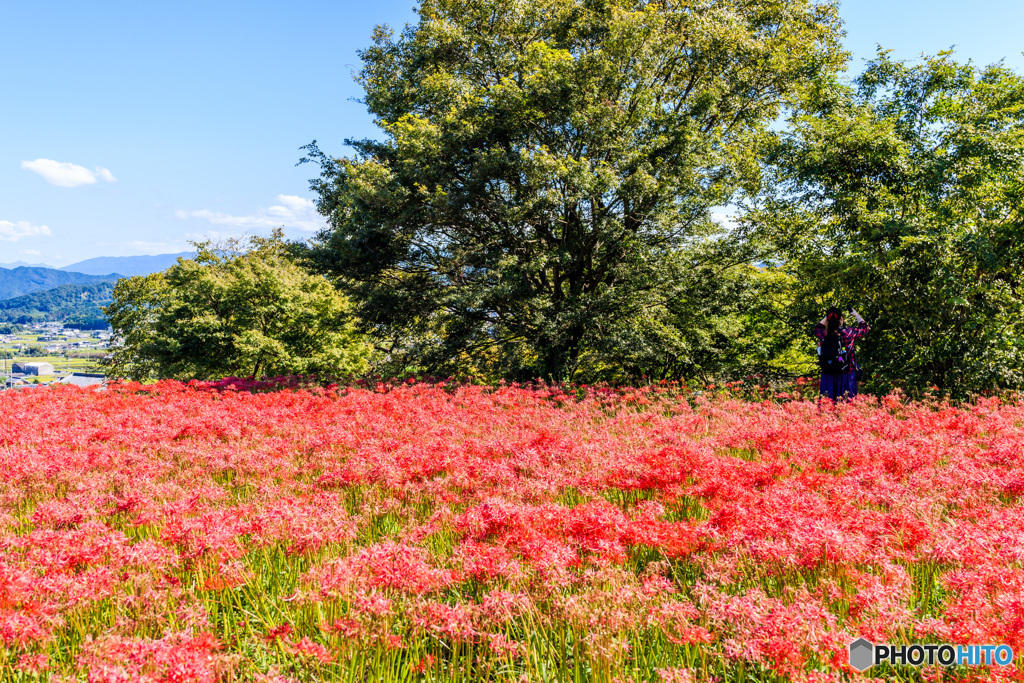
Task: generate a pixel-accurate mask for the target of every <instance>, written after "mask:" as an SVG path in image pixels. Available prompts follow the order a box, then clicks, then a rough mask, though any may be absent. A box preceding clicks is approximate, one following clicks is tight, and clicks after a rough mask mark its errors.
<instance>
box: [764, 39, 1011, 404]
mask: <svg viewBox="0 0 1024 683" xmlns="http://www.w3.org/2000/svg"><path fill="white" fill-rule="evenodd" d="M855 86H856V88H855V89H845V88H841V87H838V86H833V87H832V88H823V89H821V90H820V91H818V92H817V93H816V94H815V96H816V101H815V102H814V105H815V107H816V109H817V111H816V112H815V113H814V114H806V115H802V116H799V117H797V118H795V119H794V121H793V126H792V129H791V132H789V133H787V134H786V135H785V136H783V140H782V142H781V144H779V145H778V147H777V148H776V149H775V150H774V152H773V158H772V161H774V162H775V163H776V164H777V175H776V176H775V177H774V178H773V180H774V182H775V185H774V193H773V194H772V196H771V197H770V199H768V200H767V201H764V202H763V203H761V204H760V205H759V206H757V207H756V208H755V209H754V210H753V211H752V213H751V215H750V216H749V218H750V220H751V221H752V222H753V223H755V224H757V225H758V226H759V228H760V229H761V231H762V234H763V235H765V236H768V238H769V239H770V240H772V241H773V242H774V243H775V244H776V245H777V246H778V249H779V253H780V255H781V256H782V257H783V258H785V259H786V261H787V270H789V271H790V272H791V273H792V274H793V275H794V276H795V277H796V282H797V288H796V291H795V303H794V307H793V309H792V310H793V316H794V319H795V320H802V321H810V323H808V322H804V323H803V324H804V325H805V329H809V326H810V324H813V321H815V320H817V319H819V318H820V317H821V315H822V312H823V311H824V309H825V307H826V306H828V305H831V304H832V303H837V304H845V303H847V302H851V303H855V304H857V305H858V308H859V310H860V311H861V312H862V314H864V315H865V317H866V318H867V319H868V320H869V322H870V323H871V327H872V330H871V334H870V335H869V336H868V337H867V338H866V339H864V340H863V342H862V343H861V344H860V346H861V347H862V351H861V354H860V355H861V357H862V358H863V359H864V361H865V362H866V363H867V364H869V365H870V366H871V369H872V370H873V371H874V373H875V376H876V378H877V379H876V381H875V383H874V388H875V389H878V390H885V389H887V388H889V387H891V386H893V385H901V386H904V387H907V388H911V389H922V388H925V387H927V386H930V385H936V386H938V387H940V388H942V389H944V390H945V391H947V392H949V393H951V394H953V395H961V396H962V395H964V394H966V393H968V392H973V391H983V390H987V389H994V388H999V387H1006V388H1012V387H1015V388H1020V387H1022V386H1024V318H1022V313H1024V308H1022V303H1024V300H1022V295H1024V292H1022V290H1021V273H1022V268H1021V264H1022V263H1024V241H1022V239H1021V237H1022V235H1024V215H1022V213H1021V207H1022V206H1024V204H1022V199H1024V79H1022V78H1021V77H1020V76H1019V75H1017V74H1016V73H1014V72H1012V71H1010V70H1008V69H1006V68H1003V67H1002V66H1001V65H994V66H990V67H987V68H984V69H980V68H977V67H975V66H974V65H973V64H971V63H967V64H959V63H956V62H955V61H953V60H952V59H951V57H950V55H949V54H948V53H943V54H940V55H938V56H937V57H932V58H928V59H926V60H924V61H923V62H922V63H920V64H917V65H908V64H905V63H902V62H897V61H894V60H891V59H890V58H889V57H888V55H887V54H886V53H884V52H882V53H880V54H879V56H878V58H877V59H876V60H875V61H873V62H871V63H870V64H869V65H868V67H867V70H866V71H865V72H864V73H863V74H862V75H861V76H860V78H859V79H857V81H856V83H855Z"/></svg>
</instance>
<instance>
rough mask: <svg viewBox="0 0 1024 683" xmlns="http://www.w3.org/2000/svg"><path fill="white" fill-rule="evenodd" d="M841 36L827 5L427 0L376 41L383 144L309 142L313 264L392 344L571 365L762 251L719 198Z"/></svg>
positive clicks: (562, 370)
mask: <svg viewBox="0 0 1024 683" xmlns="http://www.w3.org/2000/svg"><path fill="white" fill-rule="evenodd" d="M840 35H841V28H840V22H839V18H838V15H837V12H836V6H835V3H832V2H813V1H811V0H772V1H770V2H758V3H747V2H738V1H735V0H699V1H698V0H664V1H662V2H648V1H640V0H537V1H535V2H529V3H527V2H522V1H521V0H470V1H466V0H458V1H455V0H426V1H424V2H423V3H422V5H421V7H420V9H419V21H418V22H417V23H416V24H415V25H412V26H409V27H407V28H406V29H405V30H404V31H403V32H402V33H401V34H399V35H398V36H395V35H394V34H393V33H392V32H391V31H390V30H388V29H387V28H386V27H380V28H378V29H377V30H376V32H375V34H374V42H373V45H372V47H370V48H369V49H367V50H364V51H363V52H362V53H361V58H362V64H363V65H362V70H361V71H360V73H359V77H358V78H359V81H360V83H361V84H362V86H363V87H364V89H365V92H366V97H365V103H366V105H367V107H368V108H369V111H370V112H371V114H372V115H373V116H374V117H375V121H376V123H377V124H378V125H379V126H380V128H381V129H382V131H383V133H384V137H383V139H381V140H350V141H347V143H348V144H350V145H351V146H352V147H353V148H354V149H355V155H354V156H351V157H345V158H335V157H331V156H329V155H328V154H326V153H324V152H323V151H321V150H320V149H319V148H318V147H317V146H316V144H315V143H313V144H311V145H310V146H309V147H308V152H309V154H308V157H307V158H308V159H312V160H315V161H316V162H318V163H319V164H320V167H321V177H320V178H319V179H317V180H315V181H313V189H314V190H315V191H316V192H317V194H318V207H319V210H320V211H321V212H322V213H323V214H324V215H325V216H326V217H327V218H328V220H329V227H328V228H327V229H326V230H325V231H324V232H323V233H321V234H320V235H319V236H318V239H317V240H316V241H315V243H314V244H313V247H312V249H311V250H310V253H309V254H308V256H309V258H310V259H311V260H312V261H313V262H314V263H316V264H317V265H318V267H319V268H321V269H323V270H324V271H325V272H328V273H331V274H332V275H335V276H337V277H338V282H339V284H340V285H341V286H342V287H343V288H344V289H345V291H347V292H348V293H349V294H350V295H352V298H353V301H355V302H356V304H357V309H358V314H359V317H360V319H361V321H362V323H363V325H364V328H365V329H366V330H367V331H369V332H371V333H372V334H373V336H374V338H375V339H376V341H377V343H378V344H382V345H384V346H385V348H386V350H387V351H388V352H389V353H390V354H391V357H394V358H401V357H402V356H403V354H404V355H406V356H408V357H414V358H416V359H417V361H418V363H419V364H420V365H421V366H422V367H425V368H428V369H443V368H444V367H445V364H446V363H450V362H451V361H452V359H458V358H465V357H467V356H469V357H472V358H473V359H474V362H476V363H481V364H485V365H486V364H489V365H490V367H492V368H497V369H498V373H499V374H502V375H504V376H511V377H536V376H543V377H546V378H553V379H566V378H571V377H573V376H574V374H575V372H576V370H577V368H578V367H579V363H580V361H581V358H584V357H589V358H590V359H591V360H599V359H600V358H602V357H603V358H612V357H614V355H615V353H618V352H620V351H621V350H622V349H623V348H624V345H625V346H629V345H630V344H633V345H635V346H637V347H643V346H644V345H645V344H646V341H645V340H644V339H643V338H641V337H644V335H646V332H645V331H644V324H643V321H644V320H650V319H653V320H655V321H656V322H659V323H660V322H664V321H665V320H666V318H667V317H671V315H672V307H673V306H676V308H677V309H678V308H679V303H680V302H683V301H686V300H690V299H692V298H693V297H695V296H696V297H699V295H700V291H703V290H704V289H706V283H704V282H702V279H701V278H696V277H695V276H694V274H695V273H703V274H704V275H707V274H712V273H719V274H721V273H723V272H725V271H726V270H728V269H729V268H731V267H733V266H738V265H742V264H745V263H749V261H750V258H751V255H750V253H749V252H745V251H743V246H744V245H743V244H742V243H741V242H739V241H737V240H735V239H731V237H730V236H729V235H728V234H723V233H722V231H721V227H720V226H719V225H718V224H717V223H716V222H715V221H714V220H712V218H711V215H710V210H711V209H712V208H714V207H716V206H721V205H724V204H726V203H728V202H729V200H730V198H731V197H732V196H733V193H734V192H735V190H736V188H737V187H739V186H741V185H743V184H748V185H749V184H753V183H754V181H755V179H756V177H757V174H758V172H759V171H758V164H757V160H756V158H754V157H753V156H752V155H751V151H752V149H753V144H752V142H753V140H755V139H756V138H757V137H758V136H759V135H761V134H762V133H763V132H764V131H765V130H766V128H767V126H768V125H769V124H771V123H772V122H773V121H775V120H776V119H777V117H778V116H779V115H780V112H781V111H782V109H783V108H784V107H785V106H786V105H787V104H789V103H790V102H791V101H792V100H793V99H795V98H796V97H797V96H798V95H799V94H800V93H801V92H802V91H803V90H804V89H805V88H807V87H808V86H809V85H810V84H813V83H815V82H817V81H819V80H821V79H822V78H826V80H827V77H828V76H830V75H831V74H833V73H834V72H835V71H836V70H837V69H838V68H840V67H841V65H842V64H843V62H844V59H845V53H843V52H842V50H841V49H840V47H839V42H838V41H839V38H840ZM637 333H640V336H639V337H638V336H637ZM647 337H649V335H647ZM611 340H616V341H615V342H614V343H611V344H610V343H609V342H610V341H611ZM659 352H660V351H659ZM644 353H647V352H646V351H644ZM587 354H590V355H589V356H587Z"/></svg>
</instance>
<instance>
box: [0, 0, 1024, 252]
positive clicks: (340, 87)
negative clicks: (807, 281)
mask: <svg viewBox="0 0 1024 683" xmlns="http://www.w3.org/2000/svg"><path fill="white" fill-rule="evenodd" d="M413 4H414V3H413V1H412V0H378V2H347V1H342V2H337V1H336V2H322V1H319V0H307V1H305V2H303V1H296V0H292V1H290V2H283V1H278V0H274V1H268V0H262V1H261V0H250V1H249V2H244V3H242V2H219V1H217V0H205V1H203V2H194V1H193V0H178V1H177V2H174V3H151V2H138V0H131V1H124V2H107V1H103V0H100V1H97V2H89V3H85V2H80V1H79V2H70V1H65V0H58V1H51V2H46V3H39V2H10V3H5V4H4V7H3V9H2V10H0V93H2V94H3V100H2V104H0V262H9V261H15V260H19V259H20V260H25V261H29V262H41V263H48V264H52V265H57V266H61V265H66V264H69V263H72V262H74V261H78V260H82V259H85V258H91V257H94V256H123V255H135V254H158V253H169V252H176V251H183V250H185V249H187V248H188V240H190V239H201V238H202V237H204V236H210V237H214V238H215V237H217V236H226V235H237V234H241V233H247V234H254V233H261V234H264V233H266V232H269V230H270V229H271V228H272V227H274V226H276V225H285V227H286V233H287V234H288V235H289V236H290V237H295V238H301V237H305V236H309V235H311V234H312V231H313V230H314V229H315V228H316V227H317V226H318V225H319V218H318V217H317V216H316V215H315V212H314V211H313V210H312V205H311V199H312V195H311V194H310V192H309V190H308V180H309V178H310V177H311V176H312V175H313V174H314V173H315V167H313V166H311V165H305V166H299V167H296V166H295V162H296V161H297V160H298V159H299V157H300V156H301V152H300V151H299V149H298V148H299V147H300V146H301V145H304V144H306V143H307V142H309V141H311V140H313V139H316V140H317V141H318V142H319V143H320V146H321V147H322V148H323V149H324V150H325V151H328V152H330V153H334V154H343V153H345V149H344V147H343V143H342V141H343V140H344V139H345V138H348V137H355V138H359V137H365V136H372V135H375V129H374V128H373V126H372V124H371V122H370V119H369V116H368V115H367V114H366V111H365V109H364V108H363V106H362V105H360V104H359V103H357V102H353V101H351V100H352V98H356V97H359V96H360V94H361V91H360V89H359V88H358V86H357V85H356V84H355V83H354V82H353V80H352V77H351V73H352V71H353V69H355V68H356V67H357V64H358V58H357V56H356V51H357V50H358V49H360V48H362V47H365V46H367V45H368V44H369V37H370V34H371V31H372V29H373V26H374V25H376V24H379V23H388V24H390V25H392V26H395V27H400V26H401V25H402V24H404V23H405V22H407V21H413V20H414V18H415V15H414V13H413V11H412V7H413ZM842 15H843V18H844V20H845V21H846V29H847V33H848V36H847V47H848V48H849V49H850V50H851V51H852V52H853V55H854V59H853V62H852V63H851V70H852V71H853V72H857V71H859V70H860V66H861V65H862V64H863V60H864V59H865V58H869V57H871V56H872V54H873V53H874V50H875V45H876V44H878V43H881V44H882V45H883V46H885V47H887V48H892V49H893V50H894V52H895V55H896V56H897V57H900V58H914V57H916V56H918V55H919V54H921V53H922V52H927V53H935V52H937V51H939V50H943V49H947V48H949V47H950V46H953V45H956V46H957V55H958V57H959V58H960V59H967V58H970V59H973V60H974V61H975V62H978V63H981V64H988V63H991V62H993V61H996V60H998V59H1000V58H1005V59H1006V63H1007V64H1008V65H1009V66H1012V67H1013V68H1015V69H1017V70H1018V71H1022V72H1024V57H1022V56H1021V51H1022V50H1024V40H1022V39H1021V36H1020V33H1019V31H1020V27H1021V26H1024V3H1021V2H1020V0H975V1H974V2H970V3H968V2H962V1H961V2H953V1H950V0H946V1H935V0H932V1H925V0H887V1H882V0H846V2H845V3H844V4H843V7H842Z"/></svg>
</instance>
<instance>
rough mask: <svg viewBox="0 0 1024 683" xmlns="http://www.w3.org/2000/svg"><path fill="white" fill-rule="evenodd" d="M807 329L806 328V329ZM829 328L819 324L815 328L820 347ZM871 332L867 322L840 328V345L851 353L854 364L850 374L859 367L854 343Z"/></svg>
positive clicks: (851, 366)
mask: <svg viewBox="0 0 1024 683" xmlns="http://www.w3.org/2000/svg"><path fill="white" fill-rule="evenodd" d="M805 329H806V328H805ZM826 329H827V328H826V327H825V326H824V325H822V324H821V323H818V324H817V325H815V326H814V336H815V337H817V338H818V343H819V345H820V344H821V342H823V341H824V340H825V330H826ZM870 330H871V328H870V327H868V324H867V323H866V322H859V323H857V324H856V325H854V326H853V327H840V328H839V343H840V344H841V345H842V347H843V348H844V349H846V350H847V351H849V352H850V360H852V361H853V363H852V364H851V365H850V370H849V372H853V370H854V368H856V367H857V356H856V355H854V352H853V342H854V341H855V340H857V339H860V338H861V337H863V336H865V335H866V334H867V333H868V332H869V331H870Z"/></svg>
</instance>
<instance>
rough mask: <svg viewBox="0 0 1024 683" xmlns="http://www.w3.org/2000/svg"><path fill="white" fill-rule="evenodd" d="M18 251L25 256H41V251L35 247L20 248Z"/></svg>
mask: <svg viewBox="0 0 1024 683" xmlns="http://www.w3.org/2000/svg"><path fill="white" fill-rule="evenodd" d="M18 253H19V254H24V255H25V256H42V252H41V251H39V250H37V249H22V250H21V251H19V252H18Z"/></svg>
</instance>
